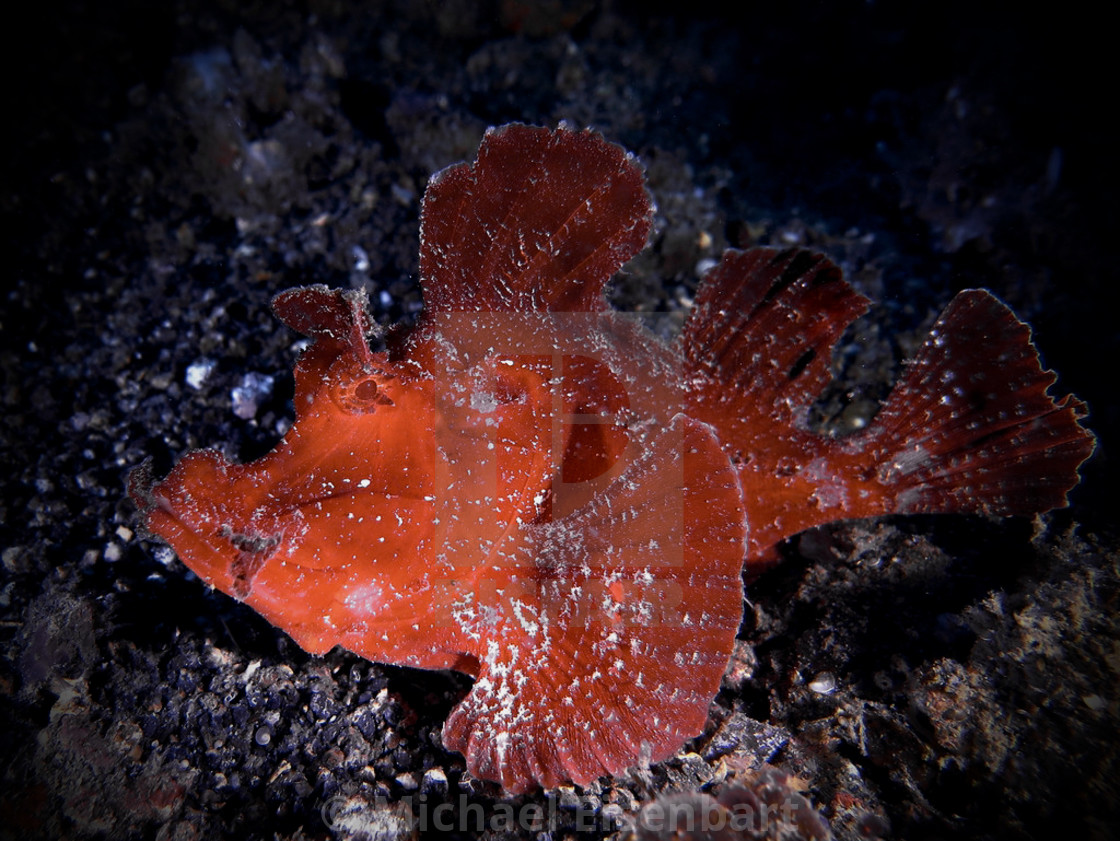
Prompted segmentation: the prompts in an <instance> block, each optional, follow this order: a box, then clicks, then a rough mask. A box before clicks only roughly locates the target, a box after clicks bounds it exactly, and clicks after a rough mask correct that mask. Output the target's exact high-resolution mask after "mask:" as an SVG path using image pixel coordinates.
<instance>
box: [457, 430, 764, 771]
mask: <svg viewBox="0 0 1120 841" xmlns="http://www.w3.org/2000/svg"><path fill="white" fill-rule="evenodd" d="M642 443H643V444H644V445H645V448H644V450H643V451H642V455H641V457H639V458H636V459H634V461H633V462H632V463H631V464H630V465H628V467H627V469H626V470H623V471H622V473H621V474H620V475H619V476H618V477H617V478H616V479H615V481H614V482H612V484H611V485H609V486H608V487H607V489H606V490H605V491H604V492H603V493H602V494H601V495H600V496H598V497H596V498H595V499H593V500H591V501H590V502H589V503H587V504H586V505H585V506H583V507H582V508H580V509H578V510H576V511H574V512H572V513H571V514H569V515H568V516H566V517H563V518H561V519H560V520H557V521H554V522H551V523H547V524H544V525H535V526H531V527H528V528H527V530H526V532H527V534H529V535H530V538H531V541H532V551H531V552H530V551H527V552H526V555H527V556H528V555H532V556H534V557H535V561H534V562H533V564H532V565H531V566H529V567H521V568H519V569H518V570H517V575H518V580H517V586H516V587H510V586H507V585H505V584H504V583H503V584H502V585H501V586H496V587H492V588H489V592H490V593H492V599H491V600H492V603H490V604H487V605H485V606H484V608H485V609H484V610H482V611H480V613H484V614H485V615H487V616H491V617H496V621H492V622H491V623H490V624H489V625H488V627H487V630H488V632H489V634H488V636H487V637H485V638H483V639H481V640H480V642H479V648H478V658H479V664H480V665H479V677H478V680H477V681H476V682H475V685H474V687H473V688H472V690H471V692H470V693H469V694H468V695H467V697H466V698H465V699H464V700H463V701H462V703H460V704H459V706H458V707H456V708H455V709H454V710H453V711H452V714H451V716H450V717H449V719H448V721H447V723H446V725H445V726H444V730H443V738H444V744H445V746H446V747H448V748H449V749H452V750H458V751H461V752H463V753H464V754H465V755H466V757H467V767H468V769H469V770H470V771H471V773H473V774H476V775H478V776H481V777H484V778H487V779H495V780H499V781H500V782H501V784H502V786H503V787H504V788H505V789H506V790H508V791H510V792H523V791H527V790H529V789H531V788H533V787H534V786H543V787H545V788H548V787H552V786H555V785H558V784H560V783H562V782H564V781H565V780H571V781H573V782H576V783H580V784H584V783H587V782H590V781H591V780H593V779H595V778H596V777H598V776H600V775H602V774H613V773H618V772H620V771H622V770H623V769H625V768H627V767H628V766H631V765H635V764H638V763H640V762H649V761H658V760H661V759H664V758H665V757H667V756H669V755H671V754H672V753H673V752H674V751H676V750H677V749H679V748H680V747H681V745H682V744H684V742H685V741H686V740H687V739H688V738H690V737H692V736H695V735H697V734H698V733H699V732H700V731H701V730H702V729H703V726H704V722H705V720H706V718H707V714H708V705H709V703H710V701H711V699H712V697H713V696H714V695H715V693H716V691H717V690H718V688H719V684H720V679H721V677H722V675H723V671H724V669H725V668H726V666H727V660H728V657H729V656H730V653H731V649H732V646H733V644H734V640H735V634H736V631H737V630H738V627H739V621H740V618H741V614H742V585H741V581H740V572H741V566H742V560H743V552H744V538H745V529H744V518H743V513H742V503H741V491H740V489H739V486H738V479H737V474H736V472H735V470H734V469H733V468H732V467H731V464H730V461H729V460H728V459H727V457H726V456H725V455H724V454H723V452H722V451H721V450H720V448H719V444H718V442H717V441H716V439H715V436H714V434H713V433H712V431H711V429H710V428H709V427H707V426H705V425H704V424H700V423H698V422H696V421H692V420H689V419H687V418H685V417H684V416H682V415H678V416H677V418H675V419H674V421H673V423H672V424H671V425H670V426H669V427H666V428H663V429H658V430H653V431H651V434H650V435H649V436H648V437H646V438H645V439H644V440H643V442H642ZM476 592H480V590H479V589H476Z"/></svg>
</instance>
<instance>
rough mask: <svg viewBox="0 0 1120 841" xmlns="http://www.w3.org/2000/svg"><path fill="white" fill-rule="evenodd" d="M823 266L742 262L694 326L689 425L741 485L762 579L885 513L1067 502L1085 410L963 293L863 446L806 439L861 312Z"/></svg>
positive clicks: (728, 266) (1004, 321) (812, 258)
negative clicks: (780, 561)
mask: <svg viewBox="0 0 1120 841" xmlns="http://www.w3.org/2000/svg"><path fill="white" fill-rule="evenodd" d="M866 303H867V302H866V300H865V299H864V298H863V297H862V296H860V295H858V294H857V293H856V292H855V291H854V290H853V289H852V288H851V287H850V286H849V285H848V284H847V283H846V282H845V281H844V280H843V279H842V278H841V276H840V271H839V269H837V268H836V267H835V266H834V265H833V264H832V263H830V262H829V261H828V260H827V259H825V258H823V257H821V256H819V255H815V254H811V253H808V252H804V251H783V252H778V251H774V250H771V249H754V250H752V251H747V252H734V253H732V254H731V255H730V256H729V257H727V258H725V259H724V261H723V262H722V263H720V265H719V266H718V267H717V268H716V269H714V270H713V271H712V272H711V273H710V274H709V275H708V276H707V278H706V279H705V285H704V286H703V287H702V288H701V289H700V291H699V293H698V294H697V306H696V308H695V309H694V311H693V313H692V314H691V316H690V319H689V322H688V323H687V324H686V325H685V330H684V333H683V336H682V342H683V351H684V353H685V356H686V359H687V360H688V361H689V363H690V364H691V366H692V367H693V370H694V374H695V376H694V378H693V394H692V397H691V411H692V413H693V415H694V416H695V417H698V418H700V419H701V420H703V421H705V422H707V423H710V424H712V425H713V426H714V427H715V428H716V429H717V430H718V431H719V433H720V438H721V440H722V441H723V442H724V445H725V447H726V448H727V450H728V452H729V453H731V454H732V455H733V457H734V458H735V460H736V462H737V464H738V466H739V471H740V474H741V476H742V482H743V487H744V491H745V503H746V506H747V515H748V518H749V520H750V526H751V533H750V545H749V552H748V561H749V562H753V564H754V569H755V571H757V570H758V568H759V565H760V564H765V563H767V562H770V561H772V560H774V558H775V552H774V548H775V546H776V544H777V543H778V542H779V541H781V540H782V539H784V538H786V537H790V536H792V535H794V534H797V533H798V532H800V531H803V530H805V529H807V528H810V527H812V526H817V525H821V524H824V523H829V522H834V521H837V520H845V519H852V518H857V517H872V516H879V515H882V514H889V513H905V512H925V513H962V512H963V513H986V514H1000V515H1006V514H1034V513H1039V512H1042V511H1048V510H1050V509H1051V508H1056V507H1060V506H1062V505H1065V504H1066V493H1067V492H1068V491H1069V490H1070V489H1071V488H1072V487H1073V486H1074V485H1076V484H1077V481H1078V476H1077V470H1078V467H1079V466H1080V465H1081V463H1082V462H1083V461H1084V460H1085V459H1086V458H1088V457H1089V455H1090V454H1091V453H1092V451H1093V447H1094V438H1093V436H1092V434H1091V433H1090V432H1088V431H1087V430H1086V429H1084V428H1083V427H1082V426H1081V425H1080V421H1081V419H1082V418H1083V417H1084V416H1085V406H1084V404H1083V403H1081V402H1080V401H1078V400H1076V399H1074V398H1072V397H1068V396H1067V397H1064V398H1062V399H1061V400H1055V399H1054V398H1053V397H1051V396H1050V394H1049V393H1048V391H1049V388H1050V386H1052V385H1053V383H1054V380H1055V377H1054V374H1053V373H1052V372H1050V371H1046V370H1044V369H1043V368H1042V366H1041V364H1040V363H1039V359H1038V352H1037V351H1036V350H1035V347H1034V345H1033V344H1032V343H1031V336H1030V330H1029V328H1028V327H1027V326H1026V325H1025V324H1023V323H1022V322H1021V321H1019V320H1018V319H1017V318H1016V317H1015V315H1014V314H1013V313H1012V312H1011V311H1010V310H1009V309H1008V308H1007V307H1006V306H1005V305H1004V304H1003V303H1001V302H1000V301H999V300H998V299H997V298H995V297H994V296H993V295H991V294H990V293H988V292H984V291H977V290H971V291H967V292H962V293H961V294H960V295H958V296H957V297H956V298H955V299H954V300H953V301H952V302H951V303H950V305H949V306H948V308H947V309H946V310H945V312H944V313H943V314H942V316H941V318H940V320H939V321H938V322H937V324H936V325H935V326H934V328H933V331H932V333H931V334H930V337H929V339H928V340H927V341H926V342H925V344H924V345H923V346H922V348H921V349H920V350H919V352H918V354H917V355H916V357H915V358H914V359H913V360H912V361H911V362H910V363H909V364H908V365H907V368H906V371H905V374H904V376H903V378H902V380H901V381H900V382H899V383H898V385H897V386H896V388H895V389H894V391H893V392H892V393H891V396H890V397H889V398H888V401H887V403H886V404H885V405H884V407H883V409H882V411H881V412H880V413H879V415H878V416H877V417H876V418H875V419H874V421H873V422H872V423H871V424H870V425H869V426H868V428H867V429H865V430H863V431H862V432H860V433H858V434H856V435H851V436H848V437H845V438H825V437H823V436H820V435H816V434H813V433H812V432H810V431H808V430H807V429H806V428H805V426H804V421H805V416H806V411H807V409H808V407H809V405H810V404H811V403H812V401H813V400H814V399H815V398H816V397H817V396H818V395H819V392H820V390H821V388H822V387H823V386H824V385H825V383H826V382H827V380H828V376H829V372H828V363H829V357H830V355H831V351H832V347H833V345H834V344H835V342H836V340H837V339H838V338H839V336H840V334H841V332H842V331H843V330H844V328H845V327H847V325H848V324H849V323H850V322H851V320H852V319H853V318H854V317H855V316H857V315H859V314H860V313H861V312H862V311H863V310H864V309H865V307H866Z"/></svg>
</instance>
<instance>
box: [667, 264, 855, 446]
mask: <svg viewBox="0 0 1120 841" xmlns="http://www.w3.org/2000/svg"><path fill="white" fill-rule="evenodd" d="M867 305H868V301H867V299H866V298H864V297H863V296H862V295H860V294H859V293H858V292H856V291H855V290H854V289H853V288H852V287H851V286H850V285H849V284H848V283H847V281H845V280H844V278H843V275H842V274H841V272H840V269H839V268H838V267H837V266H836V265H835V264H834V263H833V262H832V261H831V260H829V259H828V258H827V257H825V256H824V255H822V254H815V253H813V252H811V251H805V250H800V249H787V250H784V251H782V250H778V249H775V248H752V249H750V250H748V251H735V250H732V251H728V252H726V253H725V254H724V256H723V259H722V260H720V262H719V264H718V265H717V266H716V267H715V268H714V269H712V270H711V271H710V272H709V273H708V274H707V275H705V277H704V280H703V282H702V283H701V284H700V288H699V290H698V291H697V294H696V301H695V303H694V304H693V307H692V311H691V313H690V314H689V318H688V321H687V322H686V323H685V326H684V330H683V332H682V334H681V348H682V350H683V352H684V355H685V358H686V359H687V360H688V361H689V363H690V364H691V365H693V366H695V367H696V368H699V369H700V370H702V371H703V372H705V373H706V374H708V375H709V377H710V378H711V380H712V388H711V389H709V391H710V394H706V395H704V396H705V397H706V398H707V399H709V400H711V401H713V402H716V403H724V404H726V406H727V408H728V410H729V411H731V412H732V413H734V414H736V415H737V416H739V417H745V416H749V417H754V418H761V417H767V416H770V417H772V418H773V420H775V421H777V422H780V423H782V424H786V425H801V424H802V423H803V422H804V419H805V415H806V412H807V410H808V408H809V406H810V405H811V404H812V403H813V401H814V400H816V399H817V398H818V397H819V396H820V393H821V391H822V389H823V388H824V387H825V385H827V384H828V381H829V379H830V377H831V374H830V373H829V363H830V361H831V356H832V349H833V347H834V345H835V344H836V342H837V340H838V339H839V338H840V334H841V333H843V332H844V329H845V328H846V327H847V326H848V325H849V324H850V323H851V322H852V321H854V320H855V319H856V318H857V317H859V316H860V315H861V314H863V313H864V312H865V311H866V309H867Z"/></svg>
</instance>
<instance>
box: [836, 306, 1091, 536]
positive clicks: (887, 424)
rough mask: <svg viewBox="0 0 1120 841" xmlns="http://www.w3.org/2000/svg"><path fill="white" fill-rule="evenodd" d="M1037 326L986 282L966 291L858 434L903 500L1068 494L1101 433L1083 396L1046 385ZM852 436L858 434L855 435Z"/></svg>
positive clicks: (1049, 378) (1032, 510)
mask: <svg viewBox="0 0 1120 841" xmlns="http://www.w3.org/2000/svg"><path fill="white" fill-rule="evenodd" d="M1056 379H1057V377H1056V376H1055V374H1054V372H1053V371H1048V370H1046V369H1044V368H1043V367H1042V365H1041V363H1040V362H1039V358H1038V351H1037V350H1036V349H1035V347H1034V344H1033V343H1032V342H1031V332H1030V328H1029V327H1028V326H1027V325H1026V324H1024V323H1023V322H1022V321H1020V320H1019V319H1018V318H1016V317H1015V314H1014V313H1013V312H1012V311H1011V310H1010V309H1008V307H1007V306H1006V305H1005V304H1004V303H1003V302H1002V301H1000V300H999V299H998V298H996V297H995V296H994V295H992V294H991V293H990V292H987V291H985V290H982V289H969V290H966V291H964V292H961V293H960V294H958V295H957V296H956V297H955V298H954V299H953V300H952V301H951V302H950V304H949V306H948V307H946V309H945V311H944V312H943V313H942V314H941V317H940V318H939V319H938V321H937V323H936V324H934V326H933V329H932V330H931V331H930V335H929V337H928V338H927V339H926V341H925V343H924V344H923V345H922V347H921V349H920V350H919V351H918V353H917V354H916V355H915V357H914V358H913V359H912V360H911V361H910V362H909V364H908V365H907V367H906V371H905V373H904V375H903V377H902V379H901V381H900V382H899V383H898V385H897V386H896V387H895V389H894V391H893V392H891V395H890V397H889V398H888V400H887V402H886V404H885V405H884V406H883V409H882V411H881V412H880V413H879V414H878V416H876V418H875V420H874V422H873V424H872V425H871V427H869V428H868V430H867V431H866V432H865V433H863V434H861V435H860V436H859V440H860V442H861V444H862V445H863V446H864V447H866V448H870V449H873V450H874V452H875V453H876V454H877V457H878V459H879V460H880V462H881V464H882V467H881V469H880V479H881V481H882V482H883V484H884V485H886V486H888V487H890V488H893V489H895V500H894V505H893V507H892V508H891V510H892V511H895V512H900V513H902V512H926V513H937V512H947V511H957V512H972V513H981V514H995V515H1001V516H1006V515H1031V514H1036V513H1039V512H1042V511H1049V510H1050V509H1052V508H1060V507H1062V506H1064V505H1066V495H1067V494H1068V492H1069V491H1070V490H1071V489H1072V488H1073V487H1074V486H1075V485H1076V484H1077V482H1078V475H1077V471H1078V468H1079V467H1080V466H1081V464H1082V463H1083V462H1084V461H1085V460H1086V459H1087V458H1089V456H1090V455H1091V454H1092V452H1093V448H1094V446H1095V439H1094V437H1093V435H1092V433H1090V432H1089V431H1088V430H1086V429H1085V428H1084V427H1082V426H1081V424H1080V421H1081V420H1082V419H1083V418H1084V417H1085V416H1086V414H1087V410H1086V406H1085V404H1084V403H1083V402H1081V401H1080V400H1078V399H1076V398H1074V397H1073V396H1071V395H1066V396H1065V397H1063V398H1061V399H1060V400H1055V399H1054V398H1053V397H1051V396H1050V394H1049V389H1050V387H1051V386H1052V385H1053V384H1054V382H1055V380H1056ZM853 443H854V442H853Z"/></svg>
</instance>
